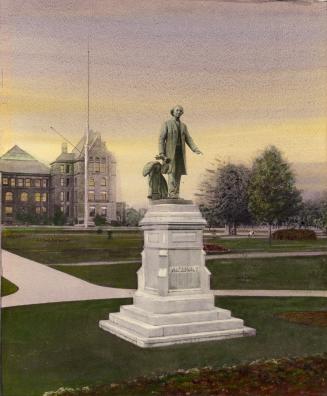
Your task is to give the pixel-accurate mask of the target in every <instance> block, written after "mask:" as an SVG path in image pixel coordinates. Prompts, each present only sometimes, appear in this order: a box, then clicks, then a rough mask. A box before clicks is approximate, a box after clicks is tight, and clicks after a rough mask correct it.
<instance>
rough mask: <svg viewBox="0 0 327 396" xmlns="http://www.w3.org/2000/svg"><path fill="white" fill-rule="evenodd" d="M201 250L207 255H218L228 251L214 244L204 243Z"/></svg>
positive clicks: (228, 250)
mask: <svg viewBox="0 0 327 396" xmlns="http://www.w3.org/2000/svg"><path fill="white" fill-rule="evenodd" d="M203 250H204V251H205V252H206V253H207V254H219V253H229V252H230V249H227V248H226V247H225V246H222V245H217V244H215V243H204V244H203Z"/></svg>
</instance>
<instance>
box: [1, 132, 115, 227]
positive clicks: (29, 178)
mask: <svg viewBox="0 0 327 396" xmlns="http://www.w3.org/2000/svg"><path fill="white" fill-rule="evenodd" d="M84 143H85V137H83V138H82V139H81V140H80V142H79V143H78V145H77V146H76V148H75V149H74V150H73V151H72V152H71V153H69V152H68V150H67V145H66V144H65V143H64V144H63V145H62V152H61V154H60V155H59V156H58V157H57V159H56V160H55V161H54V162H52V163H51V164H50V168H49V167H47V166H46V165H44V164H42V163H41V162H39V161H37V160H36V159H35V158H33V157H32V156H31V155H30V154H28V153H26V152H25V151H24V150H22V149H21V148H19V147H18V146H14V147H13V148H12V149H10V150H9V151H8V152H7V153H5V154H4V155H3V156H2V157H0V172H1V173H2V205H1V206H2V222H3V223H5V224H16V223H18V222H21V217H22V213H25V214H26V213H30V214H35V215H36V216H40V217H41V216H49V217H50V218H52V217H53V216H54V214H55V211H56V210H60V211H61V212H62V213H64V214H65V217H66V220H67V222H68V223H71V224H76V223H83V222H84V179H85V178H84ZM88 160H89V166H88V200H89V205H88V207H89V215H90V218H89V220H90V223H93V219H94V217H95V215H96V214H99V215H101V216H104V217H105V218H106V219H107V221H108V222H111V221H115V220H116V161H115V158H114V156H113V154H112V153H111V152H110V151H108V149H107V147H106V144H105V142H103V141H102V140H101V135H100V134H99V133H94V132H92V131H90V136H89V159H88Z"/></svg>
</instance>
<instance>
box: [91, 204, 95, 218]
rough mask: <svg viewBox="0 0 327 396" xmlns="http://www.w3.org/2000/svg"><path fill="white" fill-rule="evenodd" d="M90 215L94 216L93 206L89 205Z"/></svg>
mask: <svg viewBox="0 0 327 396" xmlns="http://www.w3.org/2000/svg"><path fill="white" fill-rule="evenodd" d="M90 216H95V207H94V206H90Z"/></svg>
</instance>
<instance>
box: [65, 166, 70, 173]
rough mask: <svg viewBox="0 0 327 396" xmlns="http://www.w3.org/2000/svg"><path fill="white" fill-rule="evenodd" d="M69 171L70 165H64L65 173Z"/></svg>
mask: <svg viewBox="0 0 327 396" xmlns="http://www.w3.org/2000/svg"><path fill="white" fill-rule="evenodd" d="M69 172H70V165H66V173H69Z"/></svg>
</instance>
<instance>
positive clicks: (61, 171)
mask: <svg viewBox="0 0 327 396" xmlns="http://www.w3.org/2000/svg"><path fill="white" fill-rule="evenodd" d="M60 173H65V165H60Z"/></svg>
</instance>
